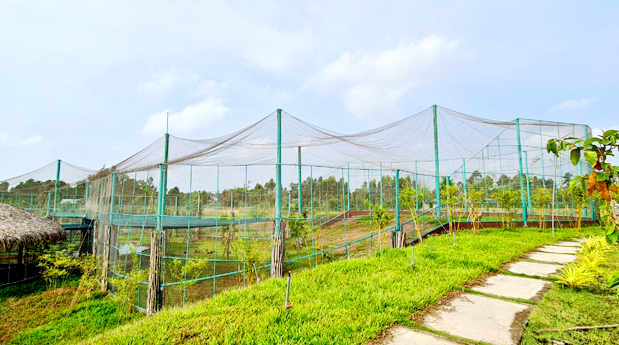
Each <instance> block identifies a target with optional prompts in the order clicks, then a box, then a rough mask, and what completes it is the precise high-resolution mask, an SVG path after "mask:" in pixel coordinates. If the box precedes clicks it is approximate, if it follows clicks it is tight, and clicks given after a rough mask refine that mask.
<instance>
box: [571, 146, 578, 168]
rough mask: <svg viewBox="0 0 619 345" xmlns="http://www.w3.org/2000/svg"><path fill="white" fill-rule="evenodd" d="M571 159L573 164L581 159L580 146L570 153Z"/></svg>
mask: <svg viewBox="0 0 619 345" xmlns="http://www.w3.org/2000/svg"><path fill="white" fill-rule="evenodd" d="M570 159H571V160H572V164H573V165H577V164H578V162H579V161H580V148H578V147H577V148H575V149H573V150H572V152H571V153H570Z"/></svg>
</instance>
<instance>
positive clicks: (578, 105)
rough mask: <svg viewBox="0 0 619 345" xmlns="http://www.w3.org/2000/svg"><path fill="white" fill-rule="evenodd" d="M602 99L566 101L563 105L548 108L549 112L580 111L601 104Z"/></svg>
mask: <svg viewBox="0 0 619 345" xmlns="http://www.w3.org/2000/svg"><path fill="white" fill-rule="evenodd" d="M599 101H600V99H599V98H598V97H592V98H584V97H583V98H581V99H573V100H569V101H565V102H563V103H561V104H557V105H554V106H552V107H550V108H548V110H549V111H561V110H580V109H585V108H588V107H590V106H592V105H593V104H595V103H597V102H599Z"/></svg>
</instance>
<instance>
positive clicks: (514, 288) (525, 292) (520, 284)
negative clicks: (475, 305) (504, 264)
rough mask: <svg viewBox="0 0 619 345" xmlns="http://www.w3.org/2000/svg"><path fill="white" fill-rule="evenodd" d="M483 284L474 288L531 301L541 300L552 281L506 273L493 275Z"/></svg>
mask: <svg viewBox="0 0 619 345" xmlns="http://www.w3.org/2000/svg"><path fill="white" fill-rule="evenodd" d="M482 284H483V285H480V286H476V287H474V288H473V289H472V290H473V291H477V292H482V293H486V294H489V295H494V296H500V297H508V298H519V299H525V300H529V301H533V300H540V299H541V297H542V294H543V293H544V291H546V289H547V288H548V287H549V286H550V285H552V283H551V282H549V281H545V280H540V279H533V278H523V277H514V276H508V275H504V274H499V275H496V276H492V277H490V278H488V279H486V281H485V282H484V283H482Z"/></svg>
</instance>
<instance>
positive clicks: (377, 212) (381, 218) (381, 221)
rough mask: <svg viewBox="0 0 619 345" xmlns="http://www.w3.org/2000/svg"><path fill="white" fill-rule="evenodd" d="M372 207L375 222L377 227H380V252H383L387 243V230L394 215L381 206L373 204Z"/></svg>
mask: <svg viewBox="0 0 619 345" xmlns="http://www.w3.org/2000/svg"><path fill="white" fill-rule="evenodd" d="M371 207H372V218H373V219H374V222H376V226H377V227H378V237H379V243H380V250H381V251H382V250H383V246H384V242H385V241H386V234H385V228H386V227H387V225H388V224H389V222H391V220H392V219H393V217H394V215H393V214H391V213H388V212H387V210H385V208H384V207H382V206H381V205H376V204H373V205H371Z"/></svg>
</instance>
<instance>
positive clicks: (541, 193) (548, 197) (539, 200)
mask: <svg viewBox="0 0 619 345" xmlns="http://www.w3.org/2000/svg"><path fill="white" fill-rule="evenodd" d="M531 199H532V201H533V202H535V203H536V204H537V205H539V206H540V207H541V208H542V216H541V217H540V218H539V228H540V229H543V228H544V227H545V226H546V208H547V207H548V205H549V204H550V202H551V201H552V194H551V193H550V191H549V190H548V189H546V188H544V187H538V188H537V189H536V190H535V191H534V192H533V195H532V197H531Z"/></svg>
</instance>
